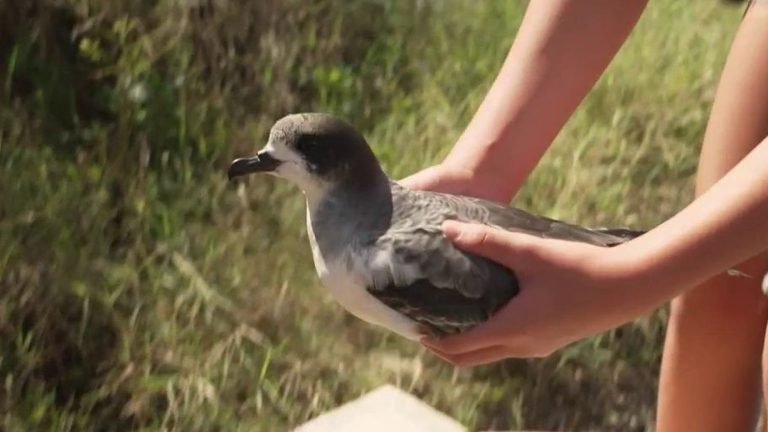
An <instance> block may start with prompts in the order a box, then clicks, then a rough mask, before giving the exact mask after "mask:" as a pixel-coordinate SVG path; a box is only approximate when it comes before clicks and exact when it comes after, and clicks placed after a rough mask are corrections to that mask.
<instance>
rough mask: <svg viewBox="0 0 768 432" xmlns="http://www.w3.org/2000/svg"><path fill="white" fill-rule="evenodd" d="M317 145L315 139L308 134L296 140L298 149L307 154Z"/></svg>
mask: <svg viewBox="0 0 768 432" xmlns="http://www.w3.org/2000/svg"><path fill="white" fill-rule="evenodd" d="M314 145H315V139H314V138H313V137H311V136H308V135H302V136H300V137H299V139H298V141H296V150H297V151H298V152H299V153H302V154H307V153H308V152H309V151H310V150H311V149H312V147H314Z"/></svg>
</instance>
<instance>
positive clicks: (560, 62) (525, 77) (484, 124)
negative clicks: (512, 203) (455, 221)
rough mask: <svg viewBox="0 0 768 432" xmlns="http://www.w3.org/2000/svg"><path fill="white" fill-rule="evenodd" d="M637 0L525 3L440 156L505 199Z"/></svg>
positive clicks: (614, 42)
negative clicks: (485, 86) (465, 119)
mask: <svg viewBox="0 0 768 432" xmlns="http://www.w3.org/2000/svg"><path fill="white" fill-rule="evenodd" d="M645 3H646V1H645V0H632V1H620V2H617V1H614V0H539V1H532V2H530V4H529V6H528V10H527V12H526V15H525V18H524V20H523V23H522V25H521V27H520V30H519V32H518V34H517V37H516V39H515V42H514V44H513V46H512V48H511V50H510V52H509V54H508V56H507V58H506V60H505V62H504V65H503V66H502V68H501V71H500V72H499V74H498V76H497V78H496V80H495V82H494V83H493V85H492V87H491V89H490V90H489V92H488V94H487V95H486V97H485V99H484V100H483V102H482V104H481V105H480V107H479V109H478V111H477V113H476V114H475V116H474V118H473V119H472V121H471V122H470V124H469V126H468V127H467V129H466V130H465V132H464V133H463V134H462V136H461V138H460V139H459V141H458V143H457V144H456V146H455V147H454V149H453V151H452V152H451V154H450V155H449V156H448V158H447V159H446V163H448V164H455V165H456V166H460V167H462V168H463V169H468V170H470V171H471V172H473V173H474V176H475V180H476V182H477V183H478V186H479V187H487V188H490V189H499V188H502V189H503V190H502V191H500V192H499V193H498V194H497V195H499V196H503V197H506V198H507V199H511V197H512V195H514V193H516V192H517V190H518V189H519V187H520V185H521V184H522V182H523V180H524V179H525V177H526V176H527V175H528V174H529V173H530V171H531V170H532V169H533V167H534V166H535V165H536V163H537V162H538V161H539V159H540V158H541V156H542V154H543V153H544V151H545V150H546V149H547V147H548V146H549V144H550V143H551V142H552V140H553V139H554V138H555V136H556V135H557V133H558V131H559V130H560V129H561V128H562V126H563V124H564V123H565V122H566V120H567V119H568V117H570V115H571V114H572V113H573V111H574V110H575V108H576V106H577V105H578V104H579V102H580V101H581V100H582V99H583V98H584V96H585V95H586V93H587V92H588V91H589V89H590V88H591V87H592V86H593V85H594V83H595V81H596V80H597V78H598V77H599V76H600V74H601V73H602V71H603V70H604V69H605V67H606V66H607V65H608V63H609V62H610V60H611V59H612V58H613V56H614V55H615V53H616V52H617V51H618V49H619V47H620V46H621V44H622V43H623V42H624V40H625V39H626V37H627V36H628V35H629V33H630V31H631V29H632V28H633V27H634V25H635V23H636V22H637V19H638V18H639V17H640V15H641V13H642V11H643V9H644V7H645Z"/></svg>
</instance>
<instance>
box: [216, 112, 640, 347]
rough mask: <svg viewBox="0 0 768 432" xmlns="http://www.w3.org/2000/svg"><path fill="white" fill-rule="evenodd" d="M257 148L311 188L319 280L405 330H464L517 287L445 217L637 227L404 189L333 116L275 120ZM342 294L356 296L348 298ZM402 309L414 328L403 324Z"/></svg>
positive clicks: (587, 237) (568, 228)
mask: <svg viewBox="0 0 768 432" xmlns="http://www.w3.org/2000/svg"><path fill="white" fill-rule="evenodd" d="M260 155H262V156H260V157H261V158H262V159H264V160H269V164H270V166H272V165H274V164H275V163H276V162H275V160H281V161H284V162H283V163H282V165H284V166H285V168H277V169H275V171H277V173H276V174H277V175H280V176H283V177H286V178H289V179H291V180H293V181H294V182H296V183H298V184H299V186H301V187H302V189H304V191H305V193H306V194H307V199H308V204H309V206H308V229H309V234H310V242H311V243H312V247H313V254H314V257H315V265H316V267H317V268H318V273H319V274H320V276H321V279H323V282H324V284H326V285H331V286H328V288H329V289H331V291H332V292H334V294H335V295H336V296H337V299H339V300H340V301H341V302H342V304H345V306H347V307H348V308H349V309H350V310H351V311H352V312H353V313H356V314H357V315H358V316H361V317H362V318H364V319H367V320H369V321H372V322H376V323H377V324H381V325H384V326H388V327H390V328H393V329H396V331H399V332H400V333H402V334H406V336H409V337H416V336H417V335H415V334H414V333H420V334H423V333H431V334H437V335H440V334H450V333H456V332H460V331H463V330H465V329H467V328H470V327H472V326H474V325H476V324H478V323H480V322H483V321H485V320H487V319H488V318H489V317H490V316H491V315H493V314H494V313H495V312H496V311H497V310H498V309H499V308H501V307H502V306H503V305H504V304H506V303H507V302H508V301H509V300H510V299H511V298H512V297H514V295H515V294H517V292H518V285H517V280H516V278H515V275H514V273H513V272H512V271H511V270H509V269H507V268H505V267H503V266H501V265H499V264H497V263H495V262H493V261H491V260H488V259H486V258H483V257H480V256H477V255H474V254H471V253H467V252H464V251H461V250H459V249H457V248H456V247H454V246H453V245H452V244H451V243H450V241H448V240H447V239H446V238H445V237H444V236H443V234H442V231H441V228H440V227H441V225H442V223H443V222H444V221H446V220H458V221H463V222H476V223H482V224H486V225H489V226H494V227H498V228H501V229H504V230H507V231H515V232H522V233H526V234H531V235H535V236H539V237H544V238H552V239H561V240H570V241H578V242H584V243H589V244H593V245H597V246H613V245H617V244H620V243H623V242H625V241H627V240H629V239H631V238H633V237H635V236H637V235H638V234H639V232H635V231H630V230H622V229H618V230H592V229H587V228H583V227H579V226H576V225H571V224H567V223H564V222H560V221H556V220H553V219H549V218H545V217H541V216H536V215H532V214H530V213H527V212H525V211H523V210H519V209H515V208H511V207H507V206H503V205H500V204H497V203H494V202H490V201H486V200H481V199H476V198H469V197H462V196H455V195H448V194H441V193H435V192H427V191H416V190H409V189H406V188H405V187H403V186H401V185H399V184H398V183H396V182H392V181H390V180H389V179H388V178H387V176H386V175H385V174H384V173H383V171H382V170H381V168H380V166H379V164H378V162H377V161H376V158H375V157H374V156H373V153H372V152H371V150H370V148H369V147H368V145H367V143H366V142H365V140H364V139H363V137H362V136H361V135H360V134H359V133H358V132H357V131H356V130H355V129H354V128H353V127H352V126H350V125H348V124H347V123H344V122H342V121H340V120H338V119H334V118H333V117H330V116H325V115H319V114H302V115H293V116H289V117H286V118H284V119H282V120H280V121H279V122H278V123H277V124H276V125H275V127H273V130H272V133H271V134H270V142H269V144H268V146H267V150H266V151H265V152H262V153H260ZM296 155H298V156H296ZM256 159H257V160H256V161H255V162H254V159H253V158H252V159H249V160H239V161H236V162H235V163H233V166H232V168H231V169H230V175H231V176H233V171H234V175H241V174H242V173H243V172H247V171H248V170H250V169H251V168H248V165H247V164H251V165H253V164H257V165H258V163H259V160H258V157H257V158H256ZM294 164H298V165H301V167H300V168H293V165H294ZM262 165H263V164H262ZM281 169H282V171H281ZM257 170H258V169H257ZM270 170H272V169H271V168H270ZM333 285H343V286H344V287H343V288H337V287H334V286H333ZM355 287H357V288H355ZM356 289H359V290H365V291H367V292H368V293H369V294H370V295H371V296H372V297H373V298H375V299H376V300H377V301H379V302H381V303H383V304H384V305H386V306H387V307H388V308H390V309H392V310H394V311H397V313H398V314H399V315H397V314H392V315H391V316H390V315H388V313H387V312H386V311H382V310H381V309H380V308H379V306H377V305H375V304H366V305H363V306H360V304H361V303H365V302H370V301H373V300H368V298H367V297H360V293H359V292H357V291H356ZM345 296H348V297H349V298H352V297H353V296H358V297H355V298H356V300H354V301H353V300H349V301H347V302H345V300H346V299H345ZM354 308H357V309H358V310H357V312H356V311H355V310H353V309H354ZM401 316H404V317H407V319H409V320H411V321H413V322H414V323H416V324H417V325H416V327H417V328H418V329H417V330H413V331H412V330H406V331H403V329H402V325H401V324H402V322H400V321H402V319H401Z"/></svg>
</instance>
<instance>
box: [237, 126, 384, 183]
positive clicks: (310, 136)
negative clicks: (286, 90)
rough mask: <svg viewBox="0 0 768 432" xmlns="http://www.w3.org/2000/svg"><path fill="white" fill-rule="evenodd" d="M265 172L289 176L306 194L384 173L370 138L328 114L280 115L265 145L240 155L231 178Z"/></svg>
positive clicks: (288, 178)
mask: <svg viewBox="0 0 768 432" xmlns="http://www.w3.org/2000/svg"><path fill="white" fill-rule="evenodd" d="M257 172H264V173H269V174H273V175H276V176H278V177H282V178H285V179H287V180H289V181H291V182H293V183H295V184H297V185H298V186H299V187H300V188H302V189H303V190H304V191H305V192H306V193H313V192H315V191H324V190H328V189H329V188H334V187H338V186H341V185H347V186H353V187H365V186H366V184H367V183H368V182H370V181H372V180H374V181H378V180H380V177H382V175H383V173H382V171H381V168H380V167H379V163H378V161H377V160H376V157H375V156H374V154H373V152H372V151H371V149H370V147H369V146H368V143H367V142H366V141H365V138H363V136H362V135H361V134H360V133H359V132H358V131H357V130H356V129H355V128H354V127H353V126H351V125H350V124H348V123H347V122H344V121H342V120H340V119H337V118H335V117H333V116H330V115H326V114H314V113H312V114H292V115H288V116H286V117H283V118H282V119H280V120H278V121H277V123H275V125H274V126H272V130H271V131H270V133H269V140H268V141H267V144H266V146H265V147H264V148H263V149H262V150H261V151H260V152H259V153H258V154H257V155H256V156H254V157H250V158H241V159H236V160H235V161H234V162H232V165H230V167H229V171H228V175H229V178H230V179H231V178H233V177H239V176H243V175H246V174H251V173H257Z"/></svg>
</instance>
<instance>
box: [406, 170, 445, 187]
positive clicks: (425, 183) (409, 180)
mask: <svg viewBox="0 0 768 432" xmlns="http://www.w3.org/2000/svg"><path fill="white" fill-rule="evenodd" d="M438 180H439V176H438V175H437V173H436V171H435V169H434V167H429V168H427V169H425V170H423V171H419V172H417V173H415V174H411V175H409V176H408V177H406V178H404V179H401V180H398V181H397V182H398V183H399V184H401V185H403V186H405V187H407V188H409V189H429V188H430V187H432V186H434V185H435V184H436V183H437V181H438Z"/></svg>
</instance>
